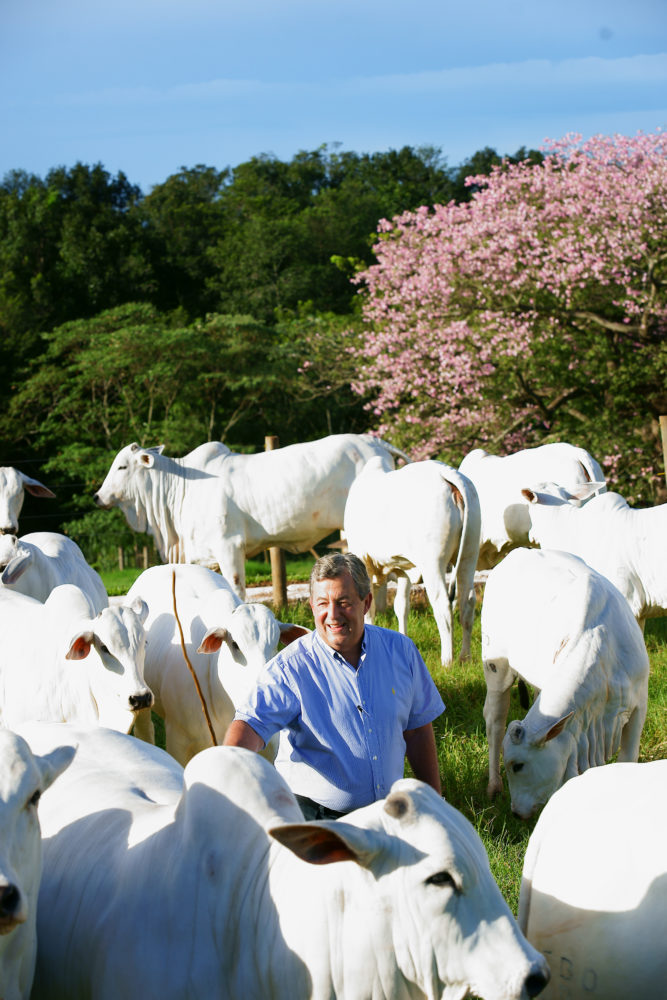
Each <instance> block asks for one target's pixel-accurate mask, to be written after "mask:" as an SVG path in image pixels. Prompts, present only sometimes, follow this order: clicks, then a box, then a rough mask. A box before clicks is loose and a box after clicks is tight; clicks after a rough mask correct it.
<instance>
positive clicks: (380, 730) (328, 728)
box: [225, 553, 445, 819]
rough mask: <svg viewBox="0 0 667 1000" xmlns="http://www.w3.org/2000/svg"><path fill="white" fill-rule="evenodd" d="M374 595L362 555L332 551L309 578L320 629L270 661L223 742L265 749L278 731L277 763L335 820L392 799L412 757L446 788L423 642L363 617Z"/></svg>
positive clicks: (424, 775) (421, 772)
mask: <svg viewBox="0 0 667 1000" xmlns="http://www.w3.org/2000/svg"><path fill="white" fill-rule="evenodd" d="M371 600H372V595H371V589H370V580H369V578H368V574H367V573H366V568H365V566H364V564H363V562H362V561H361V560H360V559H359V558H358V557H357V556H355V555H352V553H346V554H340V553H336V554H335V555H328V556H324V557H323V558H322V559H319V560H318V561H317V562H316V563H315V566H314V567H313V571H312V573H311V577H310V606H311V609H312V612H313V617H314V619H315V632H311V633H309V634H308V635H306V636H302V637H301V638H300V639H298V640H297V641H296V642H294V643H291V644H290V645H289V646H287V647H286V648H285V649H284V650H282V651H281V652H280V653H278V655H277V656H274V658H273V659H272V660H271V661H270V662H269V663H268V664H267V665H266V667H265V668H264V670H263V671H262V673H261V674H260V676H259V678H258V681H257V684H256V686H255V689H254V690H253V692H252V693H251V695H250V696H249V697H248V699H247V700H246V702H245V704H243V705H241V706H240V707H239V709H238V710H237V712H236V715H235V717H234V721H233V722H232V724H231V725H230V727H229V729H228V730H227V735H226V737H225V745H227V746H243V747H247V748H248V749H250V750H261V749H262V748H263V747H264V746H265V744H266V743H267V742H268V740H269V739H270V738H271V736H273V734H274V733H276V732H278V731H280V745H279V749H278V754H277V757H276V762H275V765H276V768H277V770H278V771H279V772H280V773H281V774H282V776H283V777H284V778H285V780H286V781H287V783H288V785H289V786H290V787H291V789H292V791H293V792H294V793H295V795H296V797H297V799H298V800H299V804H300V805H301V808H302V811H303V813H304V816H305V817H306V819H330V818H336V817H338V816H341V815H344V814H345V813H347V812H350V811H351V810H352V809H357V808H359V807H360V806H364V805H368V803H370V802H373V801H375V800H376V799H381V798H384V797H385V796H386V795H387V794H388V793H389V790H390V788H391V785H392V784H393V782H394V781H395V780H396V779H397V778H401V777H403V766H404V759H405V756H406V755H407V758H408V761H409V762H410V765H411V767H412V770H413V772H414V774H415V776H416V777H417V778H420V779H421V780H422V781H425V782H427V783H428V784H429V785H431V786H432V787H433V788H434V789H435V790H436V791H437V792H438V794H441V789H440V774H439V769H438V758H437V753H436V748H435V737H434V735H433V726H432V722H433V720H434V719H435V718H437V716H439V715H440V714H441V712H442V711H443V710H444V707H445V706H444V704H443V702H442V699H441V697H440V695H439V694H438V691H437V688H436V687H435V684H434V683H433V680H432V679H431V676H430V674H429V673H428V670H427V669H426V666H425V664H424V661H423V660H422V658H421V656H420V654H419V652H418V650H417V647H416V646H415V644H414V643H413V642H412V640H411V639H408V638H407V636H404V635H401V634H400V633H399V632H394V631H392V630H391V629H384V628H377V627H375V626H373V625H365V624H364V616H365V614H366V612H367V611H368V609H369V607H370V604H371Z"/></svg>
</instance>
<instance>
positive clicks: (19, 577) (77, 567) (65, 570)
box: [0, 531, 109, 612]
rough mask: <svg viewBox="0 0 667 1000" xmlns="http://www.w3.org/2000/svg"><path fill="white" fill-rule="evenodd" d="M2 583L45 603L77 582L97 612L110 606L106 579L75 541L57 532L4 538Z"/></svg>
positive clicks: (0, 558)
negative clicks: (61, 588) (56, 591)
mask: <svg viewBox="0 0 667 1000" xmlns="http://www.w3.org/2000/svg"><path fill="white" fill-rule="evenodd" d="M0 583H2V586H3V587H8V588H9V589H11V590H14V591H19V592H20V593H21V594H27V595H28V597H34V598H36V599H37V600H38V601H42V602H44V601H45V600H46V599H47V597H48V596H49V594H50V593H51V591H52V590H53V589H54V588H55V587H59V586H60V584H61V583H73V584H75V585H76V586H77V587H80V588H81V590H83V591H84V592H85V593H86V594H88V596H89V597H90V599H91V602H92V604H93V607H94V609H95V611H96V612H97V611H101V610H102V609H103V608H106V607H108V605H109V597H108V595H107V592H106V589H105V587H104V584H103V583H102V577H101V576H100V575H99V573H96V572H95V570H94V569H93V567H92V566H89V565H88V563H87V562H86V557H85V556H84V554H83V552H82V551H81V549H80V548H79V546H78V545H77V544H76V542H75V541H73V540H72V539H71V538H68V537H67V535H60V534H58V533H57V532H55V531H36V532H33V533H32V534H30V535H24V536H23V537H22V538H17V537H16V535H4V536H3V537H0Z"/></svg>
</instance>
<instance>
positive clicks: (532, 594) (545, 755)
mask: <svg viewBox="0 0 667 1000" xmlns="http://www.w3.org/2000/svg"><path fill="white" fill-rule="evenodd" d="M481 617H482V659H483V663H484V677H485V680H486V686H487V694H486V701H485V703H484V719H485V721H486V735H487V739H488V741H489V788H488V791H489V795H494V794H495V793H496V792H499V791H501V790H502V780H501V777H500V741H501V738H502V734H503V730H504V728H505V722H506V720H507V712H508V709H509V702H510V689H511V687H512V684H513V682H514V680H515V678H516V677H517V676H518V677H520V678H522V679H523V680H525V681H527V682H528V683H529V684H532V685H534V686H535V687H536V688H538V689H539V695H538V696H537V698H536V699H535V701H534V703H533V705H532V707H531V709H530V711H529V712H528V714H527V715H526V717H525V719H524V720H523V722H517V721H515V722H511V723H510V724H509V726H508V728H507V733H506V734H505V738H504V740H503V756H504V759H505V773H506V774H507V780H508V782H509V787H510V792H511V795H512V810H513V812H515V813H516V814H517V815H518V816H520V817H521V818H522V819H528V817H530V816H532V814H533V813H534V812H535V811H536V810H537V809H538V808H539V807H540V806H541V805H543V804H544V803H545V802H546V801H547V799H548V798H549V796H550V795H552V794H553V793H554V792H555V791H556V789H557V788H559V787H560V786H561V785H562V784H563V782H565V781H567V780H568V779H569V778H572V777H574V775H575V774H579V773H581V772H582V771H585V770H586V769H587V768H589V767H594V766H595V765H597V764H604V763H605V761H607V760H609V758H610V757H611V756H612V755H613V754H614V753H615V752H616V750H617V749H618V747H619V744H620V752H619V758H618V759H619V760H637V754H638V752H639V737H640V735H641V731H642V727H643V725H644V719H645V717H646V702H647V697H648V674H649V661H648V654H647V652H646V646H645V645H644V638H643V636H642V633H641V630H640V628H639V626H638V625H637V622H636V621H635V619H634V618H633V616H632V612H631V611H630V608H629V607H628V603H627V601H626V600H625V599H624V597H623V595H622V594H621V593H619V591H618V590H617V589H616V587H614V586H613V584H611V583H610V582H609V580H607V579H606V577H604V576H602V575H601V574H600V573H596V571H595V570H594V569H591V567H590V566H587V565H586V563H585V562H583V561H582V560H581V559H578V558H577V556H573V555H571V554H570V553H569V552H551V551H548V552H542V551H540V550H538V549H515V551H514V552H510V554H509V555H508V556H507V557H506V558H505V559H504V560H503V562H502V563H500V565H499V566H496V567H495V569H493V570H491V572H490V573H489V578H488V580H487V583H486V588H485V591H484V604H483V606H482V616H481Z"/></svg>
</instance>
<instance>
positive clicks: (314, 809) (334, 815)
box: [296, 795, 345, 819]
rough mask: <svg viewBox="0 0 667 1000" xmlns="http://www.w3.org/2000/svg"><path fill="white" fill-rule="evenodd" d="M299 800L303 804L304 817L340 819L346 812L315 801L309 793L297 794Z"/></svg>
mask: <svg viewBox="0 0 667 1000" xmlns="http://www.w3.org/2000/svg"><path fill="white" fill-rule="evenodd" d="M296 800H297V802H298V803H299V805H300V806H301V812H302V813H303V817H304V819H340V817H341V816H344V815H345V813H341V812H336V810H335V809H328V808H327V807H326V806H322V805H320V803H319V802H314V801H313V799H309V798H308V796H307V795H297V797H296Z"/></svg>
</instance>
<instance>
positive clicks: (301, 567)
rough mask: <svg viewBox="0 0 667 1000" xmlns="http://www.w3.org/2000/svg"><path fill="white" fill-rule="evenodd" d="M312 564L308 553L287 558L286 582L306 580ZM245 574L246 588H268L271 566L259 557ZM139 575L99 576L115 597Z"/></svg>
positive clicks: (131, 569)
mask: <svg viewBox="0 0 667 1000" xmlns="http://www.w3.org/2000/svg"><path fill="white" fill-rule="evenodd" d="M314 562H315V560H314V559H313V557H312V556H311V555H309V554H308V553H306V554H305V555H303V556H288V557H287V558H286V560H285V569H286V573H287V582H288V583H298V582H299V581H300V580H307V579H308V576H309V575H310V570H311V567H312V565H313V563H314ZM245 572H246V585H247V586H248V587H262V586H265V585H266V586H270V584H271V564H270V563H269V562H268V561H265V560H264V559H263V558H262V557H261V556H260V557H258V558H257V559H248V560H246V564H245ZM140 573H143V570H142V569H138V568H135V567H127V568H126V569H112V570H105V571H103V572H101V573H100V576H101V577H102V580H103V581H104V586H105V587H106V588H107V594H109V595H110V596H112V597H115V596H120V595H121V594H126V593H127V592H128V590H129V589H130V587H131V586H132V584H133V583H134V581H135V580H136V579H137V577H138V576H139V574H140Z"/></svg>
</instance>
